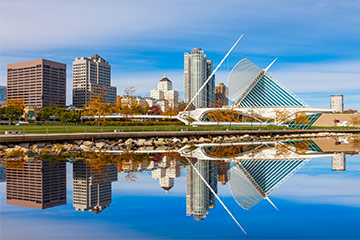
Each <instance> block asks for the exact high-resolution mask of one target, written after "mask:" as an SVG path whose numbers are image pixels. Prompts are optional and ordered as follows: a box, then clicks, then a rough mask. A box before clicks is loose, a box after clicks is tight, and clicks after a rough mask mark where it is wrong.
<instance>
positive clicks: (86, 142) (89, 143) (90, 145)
mask: <svg viewBox="0 0 360 240" xmlns="http://www.w3.org/2000/svg"><path fill="white" fill-rule="evenodd" d="M81 145H84V146H87V147H92V146H93V145H94V143H93V142H91V141H84V142H83V143H82V144H81Z"/></svg>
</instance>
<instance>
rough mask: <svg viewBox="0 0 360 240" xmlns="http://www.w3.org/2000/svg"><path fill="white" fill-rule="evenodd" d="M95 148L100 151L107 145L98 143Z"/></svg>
mask: <svg viewBox="0 0 360 240" xmlns="http://www.w3.org/2000/svg"><path fill="white" fill-rule="evenodd" d="M95 146H96V147H97V148H98V149H102V148H103V147H105V146H106V143H105V142H97V143H95Z"/></svg>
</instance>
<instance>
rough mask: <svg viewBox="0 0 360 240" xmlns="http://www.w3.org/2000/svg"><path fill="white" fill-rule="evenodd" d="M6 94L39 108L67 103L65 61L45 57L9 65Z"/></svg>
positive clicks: (10, 97) (8, 96)
mask: <svg viewBox="0 0 360 240" xmlns="http://www.w3.org/2000/svg"><path fill="white" fill-rule="evenodd" d="M6 95H7V96H6V98H7V100H11V99H23V100H24V103H25V105H31V106H36V107H39V108H42V107H46V106H59V107H65V105H66V65H65V64H63V63H58V62H53V61H49V60H45V59H39V60H32V61H26V62H19V63H11V64H8V65H7V88H6Z"/></svg>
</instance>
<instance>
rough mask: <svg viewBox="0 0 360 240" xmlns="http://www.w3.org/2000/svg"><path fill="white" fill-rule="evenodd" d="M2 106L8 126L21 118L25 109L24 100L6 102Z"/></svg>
mask: <svg viewBox="0 0 360 240" xmlns="http://www.w3.org/2000/svg"><path fill="white" fill-rule="evenodd" d="M4 106H5V110H4V112H5V115H6V116H7V117H8V118H9V120H10V124H12V123H13V122H14V121H15V120H16V119H19V117H21V115H22V114H23V112H24V108H25V104H24V100H21V99H13V100H8V101H6V102H5V103H4Z"/></svg>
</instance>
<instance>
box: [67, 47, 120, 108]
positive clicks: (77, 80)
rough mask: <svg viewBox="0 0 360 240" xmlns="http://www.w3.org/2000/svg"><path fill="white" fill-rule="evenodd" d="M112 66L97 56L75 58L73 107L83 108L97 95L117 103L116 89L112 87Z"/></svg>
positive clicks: (109, 101) (108, 101) (106, 100)
mask: <svg viewBox="0 0 360 240" xmlns="http://www.w3.org/2000/svg"><path fill="white" fill-rule="evenodd" d="M110 70H111V66H110V64H109V63H108V62H107V61H105V60H104V59H103V58H102V57H100V56H99V55H97V54H94V55H92V56H91V57H81V58H75V61H74V62H73V105H74V106H76V107H83V106H84V105H85V104H86V103H87V102H88V101H89V100H90V98H91V96H94V95H97V94H104V93H105V96H104V101H105V102H107V103H111V104H114V103H115V102H116V87H113V86H111V71H110Z"/></svg>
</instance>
